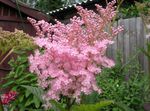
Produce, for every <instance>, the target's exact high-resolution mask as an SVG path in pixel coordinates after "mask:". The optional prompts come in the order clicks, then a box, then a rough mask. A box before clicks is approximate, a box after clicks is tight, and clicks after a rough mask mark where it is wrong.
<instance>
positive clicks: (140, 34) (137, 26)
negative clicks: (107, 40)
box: [107, 17, 149, 72]
mask: <svg viewBox="0 0 150 111" xmlns="http://www.w3.org/2000/svg"><path fill="white" fill-rule="evenodd" d="M117 25H123V26H124V31H123V32H122V33H120V34H119V35H118V36H117V37H116V38H115V40H114V41H115V43H114V44H113V45H111V46H110V47H109V48H108V51H107V55H108V56H109V57H110V58H112V59H114V60H116V54H117V51H120V52H121V54H122V60H123V63H128V62H129V61H131V60H132V58H136V60H137V61H139V63H140V64H141V67H142V69H143V70H144V71H145V72H148V60H147V57H146V56H145V55H144V54H143V53H142V52H141V51H140V48H146V42H147V41H149V40H148V39H147V38H146V32H145V26H144V23H143V21H142V19H141V18H140V17H137V18H130V19H121V20H119V21H118V22H117V23H115V26H117Z"/></svg>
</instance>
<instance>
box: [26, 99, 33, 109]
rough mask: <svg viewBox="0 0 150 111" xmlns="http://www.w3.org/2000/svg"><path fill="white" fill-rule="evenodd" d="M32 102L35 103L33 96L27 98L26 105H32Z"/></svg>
mask: <svg viewBox="0 0 150 111" xmlns="http://www.w3.org/2000/svg"><path fill="white" fill-rule="evenodd" d="M32 103H33V98H31V97H30V98H29V99H27V101H26V103H25V107H27V106H29V105H31V104H32Z"/></svg>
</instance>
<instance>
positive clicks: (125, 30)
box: [123, 19, 130, 63]
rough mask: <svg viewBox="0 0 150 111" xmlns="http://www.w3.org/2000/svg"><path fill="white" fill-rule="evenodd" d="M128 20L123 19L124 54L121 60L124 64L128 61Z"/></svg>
mask: <svg viewBox="0 0 150 111" xmlns="http://www.w3.org/2000/svg"><path fill="white" fill-rule="evenodd" d="M129 33H130V30H129V19H124V40H123V42H124V52H123V59H124V63H126V62H127V61H128V58H129V55H130V44H129Z"/></svg>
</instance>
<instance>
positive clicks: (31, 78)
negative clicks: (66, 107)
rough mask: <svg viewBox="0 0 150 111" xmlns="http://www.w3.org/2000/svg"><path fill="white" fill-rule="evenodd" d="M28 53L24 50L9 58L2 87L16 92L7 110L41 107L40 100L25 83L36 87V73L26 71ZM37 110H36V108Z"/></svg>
mask: <svg viewBox="0 0 150 111" xmlns="http://www.w3.org/2000/svg"><path fill="white" fill-rule="evenodd" d="M27 57H28V55H27V54H26V52H24V53H22V54H19V55H18V57H17V59H16V60H14V59H11V60H10V62H9V65H10V66H11V71H10V73H9V74H7V76H6V77H5V78H4V79H5V81H6V82H5V83H4V84H3V85H2V88H3V89H6V88H10V90H14V91H16V92H17V97H16V99H15V100H14V101H12V102H11V104H10V105H9V107H8V110H9V111H14V109H19V111H25V110H28V111H33V110H34V109H40V108H41V105H42V103H41V101H40V100H39V98H38V97H37V96H36V95H35V94H33V93H32V92H31V91H29V90H27V89H26V87H25V85H28V86H32V87H37V78H36V75H34V74H32V73H30V72H29V71H28V58H27ZM36 111H37V110H36Z"/></svg>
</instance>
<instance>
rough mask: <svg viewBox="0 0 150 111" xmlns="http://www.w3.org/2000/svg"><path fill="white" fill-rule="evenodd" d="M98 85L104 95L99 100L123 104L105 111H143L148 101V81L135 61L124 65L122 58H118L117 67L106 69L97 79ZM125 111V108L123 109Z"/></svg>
mask: <svg viewBox="0 0 150 111" xmlns="http://www.w3.org/2000/svg"><path fill="white" fill-rule="evenodd" d="M97 81H98V84H99V85H100V87H101V88H102V91H103V93H102V94H101V95H99V96H98V97H97V98H99V99H100V100H103V99H104V100H105V99H109V100H114V101H115V103H116V102H117V103H121V104H122V105H120V104H117V103H116V104H115V105H112V106H111V107H107V108H105V109H104V111H122V108H121V107H122V106H124V107H129V108H130V109H131V111H137V110H138V111H143V110H144V109H143V104H144V102H145V101H147V95H146V94H148V87H149V85H148V79H147V75H145V74H144V73H143V71H142V70H141V68H140V65H139V64H138V63H137V62H136V60H133V61H132V62H130V63H129V64H126V65H124V64H123V63H122V62H121V56H118V59H117V63H116V66H115V67H113V68H112V69H105V70H104V71H103V72H102V74H101V75H100V76H98V77H97ZM123 109H125V108H123Z"/></svg>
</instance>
